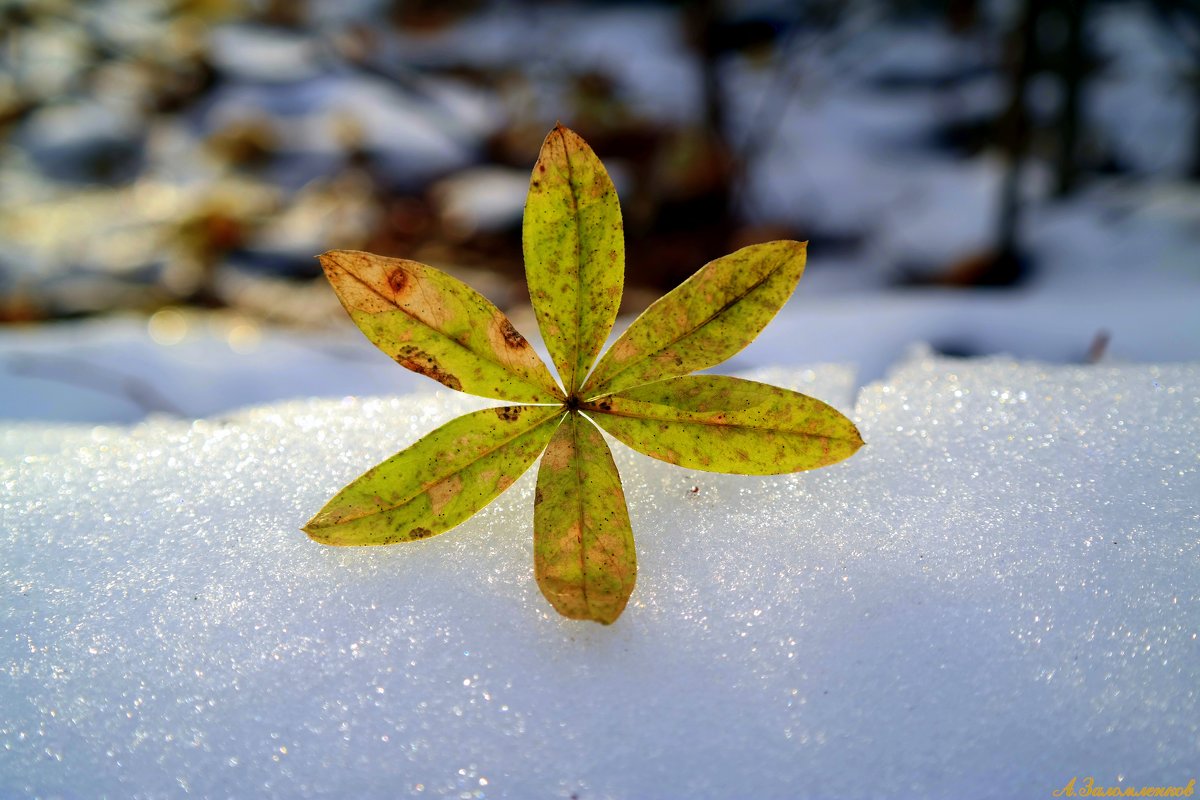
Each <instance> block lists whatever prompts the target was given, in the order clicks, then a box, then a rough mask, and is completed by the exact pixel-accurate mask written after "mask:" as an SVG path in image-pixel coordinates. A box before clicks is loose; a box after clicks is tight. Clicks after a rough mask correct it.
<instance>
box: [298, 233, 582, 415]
mask: <svg viewBox="0 0 1200 800" xmlns="http://www.w3.org/2000/svg"><path fill="white" fill-rule="evenodd" d="M320 260H321V266H322V267H323V268H324V269H325V274H326V275H327V276H328V278H329V282H330V283H331V284H332V285H333V288H334V290H335V291H336V292H337V295H338V299H340V300H341V301H342V305H343V306H345V307H346V311H348V312H350V316H351V318H353V320H354V323H355V324H356V325H358V327H359V329H360V330H362V332H363V333H364V334H366V336H367V338H368V339H370V340H371V342H372V343H374V344H375V345H376V346H377V347H378V348H379V349H380V350H382V351H383V352H385V353H387V354H388V355H389V356H391V357H392V358H394V359H395V360H396V361H397V362H399V363H400V364H401V365H402V366H404V367H407V368H408V369H411V370H413V371H414V372H419V373H421V374H422V375H428V376H429V377H430V378H433V379H434V380H435V381H438V382H439V383H442V384H444V385H446V386H449V387H450V388H451V389H457V390H459V391H463V392H467V393H468V394H477V395H482V396H483V397H495V398H499V399H502V400H512V401H516V402H526V403H554V402H559V401H561V400H562V397H563V395H562V392H561V391H560V390H559V388H558V386H557V384H555V382H554V378H553V376H551V375H550V371H549V370H548V369H547V368H546V365H545V364H544V363H543V362H542V360H541V358H539V357H538V355H537V353H536V352H535V351H534V349H533V347H531V346H530V344H529V342H528V341H526V340H525V337H524V336H522V335H521V334H520V333H518V332H517V330H516V329H515V328H514V327H513V325H512V323H511V322H509V320H508V317H506V316H505V315H504V313H503V312H502V311H500V309H498V308H496V307H495V306H494V305H492V304H491V303H490V302H489V301H488V300H487V298H485V297H484V296H483V295H481V294H479V293H478V292H476V291H475V290H474V289H472V288H471V287H470V286H467V285H466V284H465V283H463V282H462V281H460V280H458V279H457V278H453V277H451V276H449V275H447V274H446V273H444V272H441V271H439V270H436V269H434V268H433V267H429V266H426V265H424V264H420V263H418V262H416V261H408V260H406V259H402V258H385V257H383V256H377V255H372V254H371V253H362V252H358V251H356V250H332V251H330V252H328V253H325V254H324V255H322V256H320Z"/></svg>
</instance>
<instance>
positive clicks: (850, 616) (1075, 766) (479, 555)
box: [0, 358, 1200, 799]
mask: <svg viewBox="0 0 1200 800" xmlns="http://www.w3.org/2000/svg"><path fill="white" fill-rule="evenodd" d="M772 377H773V378H774V379H776V380H779V379H781V378H786V379H788V381H789V382H790V383H791V384H792V385H793V386H794V387H796V388H799V389H801V390H803V391H806V392H809V393H811V394H814V395H816V396H818V397H822V398H823V399H826V400H829V401H832V402H834V403H835V404H838V405H841V406H842V407H843V408H848V402H847V401H848V397H847V395H848V393H849V391H850V387H851V386H852V385H853V376H852V375H851V373H850V371H849V370H848V369H845V368H841V367H822V368H814V369H812V370H807V371H805V370H792V371H789V372H788V373H787V374H786V375H784V374H783V373H781V372H777V373H776V374H775V375H773V376H772ZM1198 398H1200V368H1198V367H1197V366H1172V367H1168V366H1129V367H1093V368H1068V367H1048V366H1044V365H1039V364H1033V363H1017V362H1012V361H1008V360H1002V359H992V360H983V361H965V362H956V361H947V360H933V359H928V358H919V359H916V360H913V361H910V362H909V363H907V364H906V365H904V366H902V367H901V368H900V369H898V370H897V371H896V372H895V373H894V374H893V375H892V376H891V377H889V378H888V379H887V380H886V381H883V382H881V383H876V384H873V385H870V386H868V387H867V388H866V389H864V390H863V391H862V393H861V395H860V397H859V400H858V404H857V409H856V418H857V420H858V421H859V422H860V425H861V428H862V430H863V434H864V436H865V438H866V440H867V442H868V445H867V447H866V448H864V449H863V450H862V451H861V452H860V453H859V454H858V455H856V456H855V457H854V458H852V459H850V460H849V461H847V462H844V463H842V464H839V465H837V466H834V467H831V468H829V469H825V470H819V471H816V472H812V473H801V474H797V475H792V476H783V477H777V478H757V477H755V478H751V477H735V476H719V475H710V474H705V473H696V472H689V471H685V470H681V469H677V468H674V467H671V466H668V465H666V464H662V463H659V462H655V461H651V460H650V459H646V458H643V457H641V456H638V455H636V454H633V453H632V452H630V451H628V450H626V449H625V448H622V447H619V446H617V447H615V448H614V450H615V455H616V458H617V464H618V467H619V468H620V470H621V472H622V475H623V477H624V481H625V488H626V494H627V496H628V500H629V505H630V513H631V518H632V521H633V525H634V531H635V535H636V536H637V540H638V547H639V560H640V574H639V579H638V587H637V589H636V591H635V593H634V595H633V599H632V601H631V603H630V605H629V608H628V609H627V610H626V612H625V615H624V616H623V617H622V618H621V619H620V620H619V621H618V622H617V624H616V625H614V626H612V627H610V628H603V627H600V626H597V625H593V624H588V623H576V622H570V621H567V620H563V619H560V618H559V617H557V616H555V615H554V614H553V613H552V612H551V611H550V610H549V608H548V606H547V605H546V604H545V602H544V601H543V600H542V598H541V596H540V595H539V593H538V590H537V588H536V586H535V584H534V582H533V577H532V566H531V562H532V555H531V524H532V523H531V518H532V513H531V512H532V507H533V500H532V487H533V473H532V471H531V473H530V474H527V475H526V476H525V478H523V479H522V480H520V481H518V482H517V484H515V485H514V486H513V487H512V488H511V489H510V490H509V491H508V492H507V493H506V494H504V495H502V496H501V497H500V498H499V499H498V500H497V501H496V502H495V503H493V504H492V505H491V506H490V507H489V508H487V509H486V510H484V511H483V512H482V513H481V514H479V515H478V516H477V517H475V518H474V519H472V520H470V521H469V522H467V523H465V524H464V525H462V526H461V527H460V528H458V529H456V530H454V531H452V532H450V533H448V534H446V535H443V536H439V537H436V538H434V539H432V540H429V541H426V542H422V543H419V544H415V545H409V546H404V545H400V546H394V547H388V548H364V549H334V548H327V547H322V546H320V545H317V544H315V543H313V542H311V541H309V540H308V539H307V538H306V537H305V536H304V535H303V534H302V533H300V532H299V530H298V526H299V525H300V524H302V523H303V522H304V521H305V520H307V519H308V517H309V516H310V515H311V514H312V513H313V512H314V511H316V509H318V508H319V507H320V506H321V505H322V503H323V502H324V501H325V500H326V499H327V497H328V496H329V495H330V494H331V493H333V492H334V491H335V490H336V489H338V488H339V487H340V486H341V485H342V484H343V483H345V482H346V481H348V480H350V479H351V478H353V477H354V476H356V475H357V474H358V473H359V472H361V471H363V470H364V469H366V468H367V467H369V466H371V465H372V464H374V463H375V462H376V461H377V460H379V459H382V458H383V457H385V456H387V455H389V454H390V453H392V452H393V451H395V450H397V449H399V448H400V447H402V446H404V445H406V444H407V443H409V442H411V441H412V440H414V439H416V438H417V437H418V436H420V435H422V434H423V433H425V432H427V431H428V430H429V429H430V428H432V427H433V426H434V425H436V424H439V423H441V422H444V421H446V420H448V419H449V418H451V417H452V416H454V415H456V414H459V413H461V412H464V411H466V410H469V409H470V408H473V407H476V404H475V403H474V401H472V400H470V399H468V398H464V397H461V396H458V395H450V394H447V393H437V394H425V395H407V396H402V397H397V398H390V399H366V400H344V401H330V400H312V401H304V402H291V403H284V404H279V405H274V406H269V407H262V408H258V409H253V410H250V411H245V412H241V413H239V414H237V415H234V416H230V417H226V418H223V419H216V420H202V421H197V422H194V423H187V422H178V421H172V420H164V419H158V418H153V419H151V420H149V421H147V422H145V423H142V424H140V425H138V426H136V427H133V428H122V427H100V428H79V427H63V426H44V425H29V424H26V425H22V426H16V427H12V428H10V429H9V430H8V431H7V432H6V433H5V436H4V438H3V452H4V453H7V454H9V455H7V456H5V457H3V458H2V459H0V482H2V485H3V486H4V496H3V499H2V500H0V670H2V671H3V673H4V674H5V676H6V678H5V681H4V685H3V688H0V698H2V700H3V707H4V714H3V715H2V716H0V748H2V750H3V757H2V758H0V796H3V797H24V796H33V795H37V796H66V797H80V796H104V795H107V796H116V797H166V796H178V795H181V794H183V793H190V794H195V795H197V796H202V797H225V796H235V795H236V796H263V797H286V798H297V797H396V796H458V797H464V798H468V797H514V798H541V797H562V798H568V797H578V798H581V799H582V798H604V797H630V798H635V797H669V796H671V797H700V798H710V797H711V798H721V797H735V796H737V797H761V798H776V797H780V798H782V797H796V796H816V795H819V796H826V797H841V798H846V797H873V796H879V795H881V794H882V795H891V796H912V797H916V796H943V797H949V796H971V797H976V798H979V797H985V798H990V797H996V798H1001V797H1003V798H1008V797H1016V796H1022V797H1035V796H1043V795H1045V796H1048V794H1049V792H1051V791H1053V790H1054V789H1057V788H1059V787H1061V786H1062V785H1063V784H1064V783H1065V782H1066V781H1067V780H1068V779H1069V778H1070V776H1072V775H1079V776H1081V780H1082V777H1083V776H1087V775H1091V776H1094V777H1095V778H1096V781H1097V784H1100V785H1117V784H1118V783H1120V782H1122V781H1125V782H1127V783H1126V785H1131V784H1132V785H1135V786H1139V785H1145V784H1155V785H1163V784H1176V785H1182V784H1185V783H1186V782H1187V780H1188V779H1189V778H1190V777H1193V774H1192V773H1191V772H1189V770H1194V768H1195V765H1196V763H1198V762H1197V759H1198V757H1200V713H1197V712H1200V702H1198V696H1197V691H1196V687H1197V686H1198V685H1200V643H1198V642H1197V633H1198V632H1200V590H1198V589H1197V583H1196V580H1195V576H1196V574H1197V566H1198V563H1200V560H1198V559H1200V521H1198V514H1197V503H1196V498H1197V497H1200V471H1198V469H1197V467H1198V464H1197V459H1196V454H1195V448H1194V446H1191V445H1187V442H1189V441H1190V442H1195V441H1197V439H1198V438H1200V400H1198Z"/></svg>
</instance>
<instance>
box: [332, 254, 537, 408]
mask: <svg viewBox="0 0 1200 800" xmlns="http://www.w3.org/2000/svg"><path fill="white" fill-rule="evenodd" d="M335 266H336V267H337V269H338V270H339V271H341V272H342V273H343V274H344V275H348V276H350V277H351V278H353V279H354V280H356V281H358V283H359V284H360V285H362V286H363V287H364V288H365V289H367V291H370V292H372V293H373V294H374V295H375V296H376V297H378V298H379V299H380V300H383V301H384V302H387V303H391V304H392V305H393V306H394V307H395V309H396V310H397V311H399V312H400V313H401V314H404V315H405V316H406V317H408V318H409V319H411V320H413V321H414V322H417V323H420V324H421V325H423V326H425V327H426V328H428V329H429V330H431V331H433V332H434V333H436V334H437V335H438V336H440V337H441V338H443V339H445V340H446V341H448V342H450V343H451V344H454V345H456V346H458V347H461V348H462V349H463V350H466V351H467V352H468V353H470V354H471V355H473V356H475V357H476V358H478V359H480V360H481V361H486V362H488V363H489V364H495V365H496V366H497V367H500V368H501V369H503V370H504V371H505V372H507V373H508V374H509V375H512V376H513V377H514V378H516V379H517V380H519V381H520V382H521V383H523V384H525V385H526V386H529V387H531V388H534V389H537V390H538V391H539V392H543V391H545V390H546V387H545V386H539V385H538V384H536V383H532V382H531V381H530V380H529V378H528V377H526V376H525V375H522V374H520V373H517V372H514V371H513V370H512V368H511V367H509V365H507V364H504V363H503V362H501V361H499V360H498V359H495V358H489V357H488V355H487V354H486V353H480V352H478V351H476V350H472V349H471V348H470V347H467V346H466V345H465V344H463V343H462V342H460V341H458V340H457V339H455V338H454V337H453V336H450V335H449V334H447V333H445V332H443V331H440V330H438V329H437V328H435V327H433V326H432V325H430V324H429V323H428V322H426V321H425V320H423V319H421V318H419V317H418V316H416V315H415V314H413V313H412V312H410V311H409V310H408V309H407V308H405V307H404V306H402V305H400V304H399V303H397V302H396V298H395V297H388V296H387V295H385V294H384V293H383V292H381V291H379V289H378V287H376V286H373V285H372V284H370V283H368V282H367V281H365V280H363V279H362V278H361V277H360V276H359V275H357V274H355V273H354V272H352V271H350V270H348V269H346V268H345V267H343V266H342V265H341V264H336V263H335ZM421 282H422V283H424V281H421ZM485 299H486V298H485ZM497 310H499V309H497ZM368 313H370V312H368ZM376 313H380V312H376ZM501 313H503V312H501ZM522 338H524V337H522ZM526 344H528V340H526ZM538 360H539V361H540V360H541V357H540V356H539V358H538ZM543 366H545V364H544V363H543ZM554 389H555V390H556V391H557V390H558V387H557V386H555V387H554ZM551 397H554V395H553V394H551ZM498 399H500V400H505V399H507V398H504V397H501V398H498ZM555 399H556V400H557V399H559V398H557V397H555Z"/></svg>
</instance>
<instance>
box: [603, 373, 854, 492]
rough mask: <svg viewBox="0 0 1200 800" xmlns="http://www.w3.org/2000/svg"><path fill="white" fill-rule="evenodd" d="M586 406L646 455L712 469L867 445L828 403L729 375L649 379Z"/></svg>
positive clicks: (809, 459)
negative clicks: (660, 379) (637, 385)
mask: <svg viewBox="0 0 1200 800" xmlns="http://www.w3.org/2000/svg"><path fill="white" fill-rule="evenodd" d="M583 410H584V411H586V412H588V413H589V415H590V416H591V417H592V419H594V420H595V421H596V424H598V425H599V426H600V427H602V428H604V430H606V431H608V432H609V433H611V434H612V435H613V436H615V437H616V438H618V439H620V440H621V441H622V442H624V443H625V444H627V445H629V446H630V447H632V448H633V449H634V450H637V451H638V452H641V453H645V454H646V455H648V456H651V457H653V458H657V459H660V460H662V461H667V462H669V463H671V464H678V465H679V466H681V467H690V468H691V469H702V470H706V471H708V472H736V473H740V474H743V475H777V474H781V473H785V472H798V471H800V470H805V469H815V468H817V467H823V466H826V465H828V464H833V463H835V462H837V461H841V460H842V459H844V458H849V457H850V456H851V455H853V454H854V452H855V451H856V450H858V448H859V447H861V446H862V444H863V440H862V437H861V436H860V435H859V433H858V428H856V427H855V426H854V423H853V422H851V421H850V420H849V419H847V418H846V417H844V416H843V415H842V414H841V413H840V412H839V411H838V410H837V409H835V408H833V407H832V406H829V405H826V404H825V403H822V402H821V401H820V400H817V399H815V398H812V397H808V396H807V395H803V394H800V393H798V392H792V391H788V390H787V389H780V388H779V387H777V386H769V385H767V384H765V383H755V382H754V381H746V380H741V379H740V378H730V377H726V376H722V375H690V376H687V377H682V378H671V379H669V380H664V381H659V382H657V383H650V384H646V385H645V386H639V387H637V388H634V389H629V390H626V391H624V392H621V393H619V394H616V395H611V396H608V397H603V398H600V399H599V400H595V401H593V402H591V403H586V404H584V406H583Z"/></svg>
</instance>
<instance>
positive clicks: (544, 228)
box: [522, 125, 625, 394]
mask: <svg viewBox="0 0 1200 800" xmlns="http://www.w3.org/2000/svg"><path fill="white" fill-rule="evenodd" d="M522 246H523V250H524V254H525V277H526V280H527V282H528V284H529V296H530V299H531V300H532V302H533V309H534V312H535V314H536V316H537V320H538V327H539V328H540V329H541V332H542V338H543V339H545V341H546V347H547V348H548V349H549V350H550V355H551V356H552V357H553V359H554V363H555V365H556V366H557V367H558V373H559V376H560V377H561V378H562V382H563V386H564V387H565V388H566V390H567V392H568V394H569V393H572V392H574V391H575V390H576V389H578V388H579V384H580V383H581V382H582V381H583V378H584V377H585V376H586V375H587V371H588V369H589V368H590V367H591V365H592V362H593V361H594V360H595V358H596V355H597V354H598V353H599V352H600V348H601V347H603V346H604V341H605V340H606V339H607V338H608V334H609V333H610V332H611V331H612V326H613V321H614V320H615V319H616V317H617V307H618V306H619V305H620V303H621V292H622V289H623V287H624V282H625V236H624V228H623V227H622V223H621V206H620V204H619V202H618V201H617V192H616V189H615V188H613V184H612V181H611V180H610V179H609V177H608V172H607V171H606V170H605V169H604V165H603V164H601V163H600V159H598V158H597V157H596V154H595V153H593V152H592V149H591V148H590V147H588V145H587V143H586V142H584V141H583V139H581V138H580V137H579V135H578V134H576V133H575V132H574V131H571V130H569V129H567V128H564V127H563V126H562V125H559V126H557V127H556V128H555V129H554V130H552V131H550V133H549V135H548V136H547V137H546V140H545V142H544V143H543V144H542V150H541V153H540V155H539V157H538V160H537V164H535V165H534V168H533V175H532V176H531V178H530V181H529V195H528V198H527V200H526V203H525V216H524V219H523V222H522Z"/></svg>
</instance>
